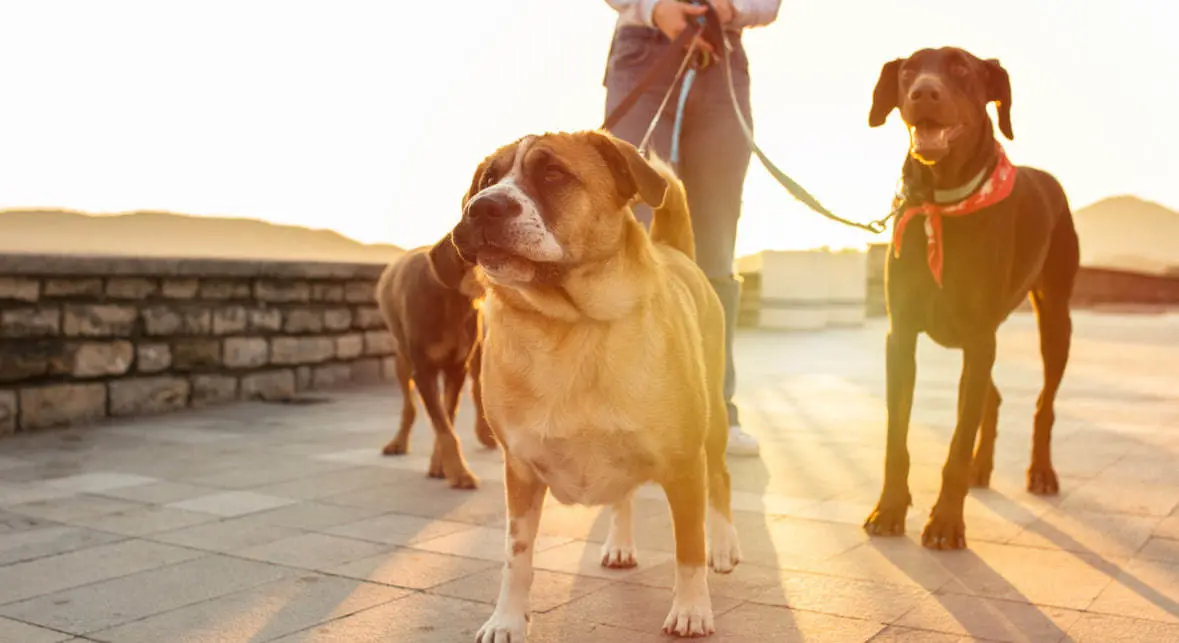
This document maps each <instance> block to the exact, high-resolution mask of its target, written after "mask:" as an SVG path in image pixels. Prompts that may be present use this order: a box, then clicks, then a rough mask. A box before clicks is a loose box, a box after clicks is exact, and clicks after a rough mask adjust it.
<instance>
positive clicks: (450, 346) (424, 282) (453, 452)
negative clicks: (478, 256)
mask: <svg viewBox="0 0 1179 643" xmlns="http://www.w3.org/2000/svg"><path fill="white" fill-rule="evenodd" d="M474 273H475V270H474V265H472V264H470V263H468V262H466V261H463V259H462V258H461V257H459V255H458V253H457V252H456V251H455V248H454V244H452V243H451V242H450V239H449V235H447V237H446V238H445V239H443V240H442V241H441V242H439V243H436V244H434V246H433V247H430V248H416V249H414V250H410V251H409V252H407V253H405V256H402V257H399V258H398V259H397V260H396V261H394V262H392V263H390V264H389V266H388V267H387V268H385V271H384V273H382V274H381V279H380V280H379V281H378V282H377V292H376V297H377V303H378V304H379V305H380V308H381V314H382V315H383V316H384V317H385V323H386V325H387V326H388V327H389V332H390V333H391V334H392V335H393V340H394V341H395V342H396V344H397V354H396V358H395V359H396V361H397V380H398V382H399V383H400V384H401V394H402V398H403V399H402V407H401V427H400V429H399V430H398V431H397V436H396V437H395V438H393V440H392V441H390V442H389V444H387V445H385V448H384V449H383V450H382V453H384V454H385V455H400V454H404V453H407V452H408V451H409V431H410V427H412V426H413V422H414V419H415V417H416V415H417V411H416V409H415V406H414V401H413V389H414V387H415V385H416V387H417V389H418V394H419V395H420V396H421V398H422V404H423V405H424V406H425V407H426V413H427V414H428V415H429V416H430V422H431V423H432V424H433V425H434V434H435V438H434V453H433V455H432V456H431V458H430V470H429V476H430V477H431V478H443V477H444V478H446V479H447V480H448V481H449V482H450V485H451V486H452V487H455V488H459V489H474V488H476V487H477V486H478V485H479V480H478V478H476V477H475V475H474V474H472V473H471V471H470V469H469V468H468V467H467V463H466V461H465V460H464V459H463V453H462V448H461V447H460V445H459V439H458V436H457V435H455V432H454V418H455V414H456V413H457V412H458V403H459V395H460V394H461V393H462V390H463V383H464V382H465V381H466V378H467V372H468V367H469V369H470V373H471V397H473V398H474V401H475V411H476V417H477V420H476V424H475V434H476V435H477V436H478V437H479V441H480V442H482V443H483V444H484V445H486V446H488V447H494V446H495V437H494V436H493V435H492V433H491V429H490V428H489V427H488V425H487V421H486V420H485V419H484V417H483V395H482V390H481V387H480V381H479V371H480V366H479V365H480V350H479V348H480V347H479V344H480V342H479V335H480V323H479V311H478V308H477V302H478V299H479V298H480V297H481V296H482V293H483V289H482V287H481V286H480V285H479V284H478V281H477V279H476V277H475V274H474ZM439 376H442V378H443V379H444V381H445V384H444V386H445V398H443V395H442V394H440V393H439V390H438V379H439Z"/></svg>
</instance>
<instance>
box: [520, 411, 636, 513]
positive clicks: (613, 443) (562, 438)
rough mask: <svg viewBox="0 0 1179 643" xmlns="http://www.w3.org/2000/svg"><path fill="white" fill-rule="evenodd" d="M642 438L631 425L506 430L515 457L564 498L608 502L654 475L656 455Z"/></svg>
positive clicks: (586, 502) (568, 501) (575, 501)
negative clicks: (561, 430) (563, 430)
mask: <svg viewBox="0 0 1179 643" xmlns="http://www.w3.org/2000/svg"><path fill="white" fill-rule="evenodd" d="M643 437H644V436H643V435H642V433H639V432H636V431H628V430H610V429H600V428H591V429H586V430H584V431H570V432H568V433H567V434H559V433H557V434H554V432H553V431H546V429H545V427H534V428H533V429H531V430H529V429H527V428H523V427H520V428H514V429H512V430H510V431H508V432H507V442H508V445H507V446H508V451H509V453H511V454H512V458H513V459H514V460H517V461H518V462H519V463H521V464H524V465H526V466H527V467H529V469H531V471H532V474H533V475H535V476H537V477H539V478H540V479H541V480H543V481H544V482H545V484H546V485H548V487H549V490H550V491H551V492H552V494H553V497H554V498H556V499H557V500H558V501H560V502H561V503H563V504H567V505H568V504H581V505H605V504H611V503H613V502H615V501H617V500H618V499H620V498H622V497H623V496H624V495H626V493H627V492H629V491H631V490H632V489H634V488H635V487H637V486H639V485H641V484H643V483H644V482H646V481H647V480H648V478H649V477H650V474H651V470H652V469H653V467H654V466H655V465H656V462H657V457H656V455H655V454H654V453H653V452H652V450H651V447H652V445H651V444H648V443H649V442H650V440H644V439H643Z"/></svg>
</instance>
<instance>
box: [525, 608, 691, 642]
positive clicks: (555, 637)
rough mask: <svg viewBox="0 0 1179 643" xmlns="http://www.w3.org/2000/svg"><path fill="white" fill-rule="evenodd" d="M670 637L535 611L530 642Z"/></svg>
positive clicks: (667, 639) (640, 639) (628, 640)
mask: <svg viewBox="0 0 1179 643" xmlns="http://www.w3.org/2000/svg"><path fill="white" fill-rule="evenodd" d="M670 640H674V639H670V638H668V637H666V636H664V635H663V634H662V632H660V631H658V630H656V631H654V632H638V631H635V630H627V629H622V628H619V627H611V626H609V625H602V624H600V623H583V622H581V621H576V620H571V619H569V618H563V617H562V616H561V615H548V614H535V615H534V616H533V618H532V627H531V628H530V629H529V630H528V643H604V642H606V641H609V642H610V643H667V641H670Z"/></svg>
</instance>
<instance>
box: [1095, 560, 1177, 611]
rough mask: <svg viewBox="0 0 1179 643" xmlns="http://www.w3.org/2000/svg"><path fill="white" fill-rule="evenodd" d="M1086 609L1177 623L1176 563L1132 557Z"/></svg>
mask: <svg viewBox="0 0 1179 643" xmlns="http://www.w3.org/2000/svg"><path fill="white" fill-rule="evenodd" d="M1087 611H1089V612H1096V613H1101V614H1109V615H1116V616H1128V617H1132V618H1141V619H1146V620H1152V621H1160V622H1163V623H1172V624H1179V565H1177V564H1172V563H1166V562H1161V561H1156V560H1147V559H1142V558H1140V559H1136V560H1133V561H1131V562H1130V563H1129V564H1128V565H1126V566H1125V568H1124V569H1123V570H1122V571H1121V572H1120V573H1118V574H1117V575H1116V576H1115V577H1114V579H1113V582H1111V583H1110V584H1109V585H1108V586H1107V587H1106V588H1105V589H1104V590H1103V591H1102V592H1101V594H1100V595H1099V596H1097V598H1096V600H1094V601H1093V602H1092V603H1091V604H1090V605H1088V610H1087Z"/></svg>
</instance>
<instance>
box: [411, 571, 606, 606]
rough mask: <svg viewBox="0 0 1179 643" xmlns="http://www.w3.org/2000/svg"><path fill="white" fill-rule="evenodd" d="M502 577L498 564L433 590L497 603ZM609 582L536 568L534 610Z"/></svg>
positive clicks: (578, 596)
mask: <svg viewBox="0 0 1179 643" xmlns="http://www.w3.org/2000/svg"><path fill="white" fill-rule="evenodd" d="M502 578H503V569H502V568H501V567H496V568H494V569H489V570H487V571H484V572H479V573H477V574H472V575H470V576H467V577H464V578H460V579H458V580H455V581H452V582H449V583H445V584H443V585H439V586H437V587H434V588H433V589H431V590H430V593H431V594H438V595H440V596H450V597H452V598H462V599H465V600H468V601H475V602H479V603H486V604H488V605H495V601H496V598H498V596H499V588H500V580H501V579H502ZM609 584H610V581H607V580H603V579H600V578H592V577H589V576H574V575H572V574H560V573H557V572H550V571H546V570H543V569H537V570H533V577H532V591H531V595H530V596H531V601H532V611H533V612H534V613H540V612H547V611H549V610H552V609H553V608H556V607H559V606H561V605H564V604H565V603H568V602H569V601H571V600H574V599H576V598H580V597H582V596H585V595H586V594H590V593H593V592H596V591H598V590H600V589H602V588H603V587H605V586H606V585H609Z"/></svg>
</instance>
